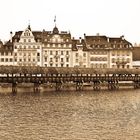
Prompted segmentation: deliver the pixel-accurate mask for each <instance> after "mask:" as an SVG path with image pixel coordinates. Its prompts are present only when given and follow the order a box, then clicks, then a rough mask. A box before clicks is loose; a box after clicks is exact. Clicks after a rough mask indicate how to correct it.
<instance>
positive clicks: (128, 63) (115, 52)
mask: <svg viewBox="0 0 140 140" xmlns="http://www.w3.org/2000/svg"><path fill="white" fill-rule="evenodd" d="M109 46H110V53H109V55H110V56H109V57H110V63H109V64H110V66H109V67H110V68H132V50H133V47H132V44H131V43H130V42H128V41H127V40H125V39H124V37H123V36H121V37H119V38H109Z"/></svg>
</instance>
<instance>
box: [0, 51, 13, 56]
mask: <svg viewBox="0 0 140 140" xmlns="http://www.w3.org/2000/svg"><path fill="white" fill-rule="evenodd" d="M0 55H1V56H12V52H0Z"/></svg>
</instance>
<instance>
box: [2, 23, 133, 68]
mask: <svg viewBox="0 0 140 140" xmlns="http://www.w3.org/2000/svg"><path fill="white" fill-rule="evenodd" d="M132 50H133V46H132V44H131V43H130V42H128V41H127V40H125V39H124V37H123V36H121V37H118V38H113V37H107V36H101V35H99V34H97V35H95V36H87V35H86V34H84V38H83V39H82V38H81V37H80V38H79V39H75V38H72V37H71V34H70V32H67V31H59V30H58V28H57V27H56V25H55V27H54V28H53V30H52V31H45V30H43V31H32V30H31V27H30V25H28V27H27V28H26V29H25V30H24V31H18V32H15V34H14V35H12V32H11V38H10V40H9V41H8V42H7V43H5V44H3V43H2V42H0V54H1V55H0V64H1V65H14V66H43V67H87V68H132Z"/></svg>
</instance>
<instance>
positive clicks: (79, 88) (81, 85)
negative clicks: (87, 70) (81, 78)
mask: <svg viewBox="0 0 140 140" xmlns="http://www.w3.org/2000/svg"><path fill="white" fill-rule="evenodd" d="M76 90H77V91H80V90H83V82H76Z"/></svg>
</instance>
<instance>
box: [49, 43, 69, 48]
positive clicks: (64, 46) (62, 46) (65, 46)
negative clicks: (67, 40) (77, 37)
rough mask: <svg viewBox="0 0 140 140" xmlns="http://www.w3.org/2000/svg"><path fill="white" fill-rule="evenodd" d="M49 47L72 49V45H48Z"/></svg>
mask: <svg viewBox="0 0 140 140" xmlns="http://www.w3.org/2000/svg"><path fill="white" fill-rule="evenodd" d="M47 47H48V48H49V47H55V48H59V47H61V48H71V44H47Z"/></svg>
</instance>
